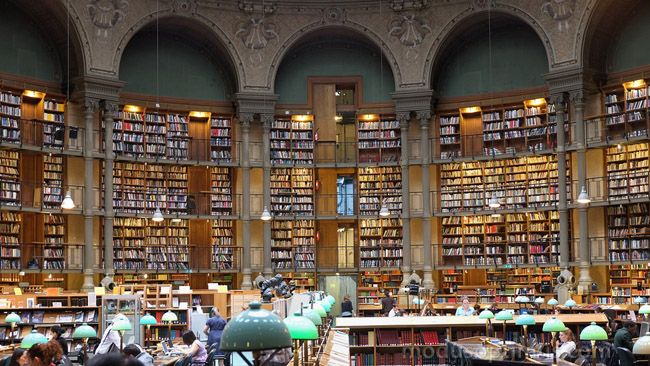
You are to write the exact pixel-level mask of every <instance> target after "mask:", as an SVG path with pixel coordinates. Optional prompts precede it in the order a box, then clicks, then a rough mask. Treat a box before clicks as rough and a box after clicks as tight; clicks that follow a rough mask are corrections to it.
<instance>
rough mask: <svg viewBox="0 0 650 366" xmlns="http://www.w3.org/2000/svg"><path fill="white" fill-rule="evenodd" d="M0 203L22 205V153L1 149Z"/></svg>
mask: <svg viewBox="0 0 650 366" xmlns="http://www.w3.org/2000/svg"><path fill="white" fill-rule="evenodd" d="M0 179H2V182H0V188H2V189H0V204H2V205H7V206H20V204H21V203H20V202H21V201H20V200H21V195H20V191H21V190H20V184H21V181H20V153H19V152H17V151H9V150H0Z"/></svg>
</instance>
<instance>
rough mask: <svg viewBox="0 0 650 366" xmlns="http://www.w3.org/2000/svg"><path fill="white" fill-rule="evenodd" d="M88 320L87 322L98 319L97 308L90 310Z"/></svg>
mask: <svg viewBox="0 0 650 366" xmlns="http://www.w3.org/2000/svg"><path fill="white" fill-rule="evenodd" d="M86 321H87V322H96V321H97V313H96V312H95V310H89V311H88V314H87V316H86Z"/></svg>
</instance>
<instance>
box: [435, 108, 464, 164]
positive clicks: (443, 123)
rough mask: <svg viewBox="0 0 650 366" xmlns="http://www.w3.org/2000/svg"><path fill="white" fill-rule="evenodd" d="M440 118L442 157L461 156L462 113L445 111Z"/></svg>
mask: <svg viewBox="0 0 650 366" xmlns="http://www.w3.org/2000/svg"><path fill="white" fill-rule="evenodd" d="M438 118H439V119H438V125H439V127H440V159H451V158H459V157H460V156H461V154H460V146H461V137H460V114H458V112H452V113H445V114H441V115H440V116H439V117H438Z"/></svg>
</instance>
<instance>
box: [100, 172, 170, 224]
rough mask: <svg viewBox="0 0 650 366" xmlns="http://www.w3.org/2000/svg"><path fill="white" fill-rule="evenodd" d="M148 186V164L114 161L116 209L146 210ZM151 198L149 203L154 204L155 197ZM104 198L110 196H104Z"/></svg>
mask: <svg viewBox="0 0 650 366" xmlns="http://www.w3.org/2000/svg"><path fill="white" fill-rule="evenodd" d="M104 164H105V163H104ZM104 168H105V167H104ZM103 177H104V174H102V179H103ZM146 187H147V184H146V165H145V164H144V163H131V162H119V161H115V162H113V207H114V208H115V210H116V211H117V210H119V211H121V212H127V213H142V212H144V211H145V207H146V204H147V201H146V195H147V188H146ZM155 191H158V188H155ZM102 192H103V191H102ZM151 198H152V200H149V202H148V204H149V205H154V204H152V202H153V199H154V197H151ZM104 199H108V198H107V197H104ZM154 210H155V208H154Z"/></svg>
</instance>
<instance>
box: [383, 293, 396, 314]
mask: <svg viewBox="0 0 650 366" xmlns="http://www.w3.org/2000/svg"><path fill="white" fill-rule="evenodd" d="M384 294H385V296H384V297H383V298H382V299H381V313H382V315H383V316H388V313H390V311H391V310H393V304H394V303H395V302H394V301H393V298H392V297H390V292H388V291H386V292H385V293H384Z"/></svg>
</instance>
